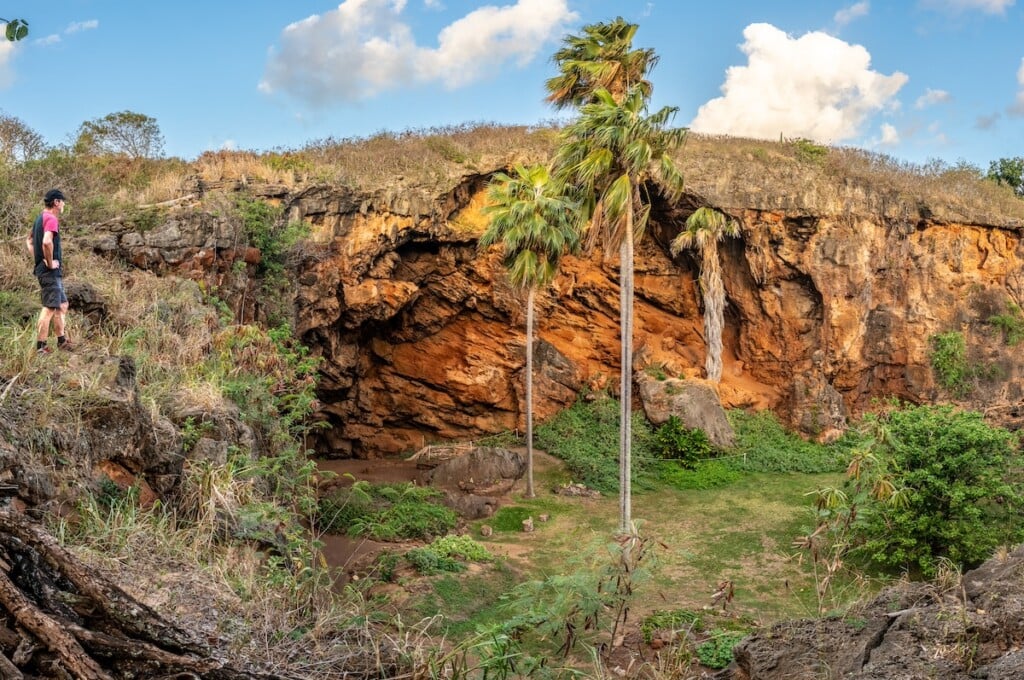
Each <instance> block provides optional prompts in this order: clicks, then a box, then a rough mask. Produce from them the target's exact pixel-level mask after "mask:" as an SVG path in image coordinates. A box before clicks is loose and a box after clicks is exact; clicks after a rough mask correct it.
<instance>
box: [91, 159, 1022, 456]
mask: <svg viewBox="0 0 1024 680" xmlns="http://www.w3.org/2000/svg"><path fill="white" fill-rule="evenodd" d="M496 169H497V168H496ZM487 177H488V175H487V174H479V175H467V176H466V177H464V178H462V180H461V181H460V182H458V183H456V185H455V186H454V187H452V188H451V189H450V190H449V191H447V192H443V193H441V194H439V195H432V194H429V193H428V192H426V191H425V190H424V189H422V188H417V187H406V188H404V189H403V188H394V187H388V188H385V189H380V190H377V191H356V190H354V189H351V188H346V187H329V186H315V187H309V188H306V189H302V190H299V191H293V192H291V193H288V192H286V191H283V190H275V191H274V192H270V193H268V194H267V195H268V197H269V198H270V199H271V200H274V201H280V202H281V204H282V206H283V207H284V209H285V214H286V215H287V219H289V220H304V221H305V222H306V223H307V224H309V225H310V226H311V231H312V236H311V238H310V240H309V242H308V243H306V244H304V245H303V247H302V248H301V251H300V252H299V253H298V254H297V255H296V257H294V258H293V262H292V268H293V269H292V272H291V273H292V276H291V277H290V278H291V280H292V281H293V282H294V290H293V291H292V294H293V295H294V303H295V305H294V310H295V327H296V330H297V332H298V334H299V335H300V336H301V338H302V339H303V341H304V342H305V343H306V344H308V345H309V346H311V347H312V348H314V351H315V352H318V353H319V354H320V355H321V356H322V357H323V359H324V364H323V369H322V381H321V391H320V395H319V397H320V400H321V402H322V403H323V404H324V406H323V410H322V412H321V413H320V417H321V418H323V419H324V420H325V421H327V423H328V424H329V425H330V427H329V428H328V429H326V430H325V431H324V432H323V434H322V435H321V439H320V442H319V444H318V448H319V449H320V450H321V452H322V453H323V454H327V455H336V456H362V457H366V456H375V455H383V454H389V453H395V452H400V451H411V450H417V449H419V448H421V447H422V446H423V445H425V444H426V443H428V442H434V441H445V440H453V439H468V438H473V437H478V436H480V435H484V434H489V433H495V432H498V431H501V430H506V429H519V430H520V431H521V430H522V429H523V428H524V427H525V415H524V387H523V382H524V381H523V379H524V376H523V370H524V363H525V361H524V355H525V350H524V341H525V332H524V331H525V328H524V327H525V322H524V319H525V310H524V300H525V296H524V295H522V294H520V293H519V292H517V291H514V290H512V289H511V288H510V287H509V285H508V283H507V279H506V278H505V275H504V272H503V270H502V268H501V266H500V261H499V249H498V248H492V249H491V250H488V251H486V252H481V251H480V250H478V248H477V239H478V237H479V235H480V234H481V233H482V230H483V228H484V226H485V225H486V217H485V216H484V215H483V214H482V212H481V209H482V207H483V205H484V193H485V189H486V181H487ZM700 181H703V180H700ZM815 181H816V182H818V185H816V186H815V187H812V188H808V189H807V190H806V191H804V192H803V193H798V194H793V195H790V196H786V197H778V196H772V195H768V194H766V193H765V191H766V189H765V188H757V187H753V186H746V185H744V188H743V190H742V191H739V190H730V189H729V187H727V186H726V185H725V184H723V183H721V182H717V183H716V182H713V181H710V180H708V181H704V182H703V184H700V185H699V186H696V190H699V191H701V194H700V195H698V194H696V193H693V194H688V195H685V196H684V197H683V198H682V199H681V200H680V202H679V203H678V204H676V205H667V204H665V203H664V202H657V201H656V202H655V204H654V206H653V210H652V214H651V221H650V225H649V228H648V231H647V234H646V235H645V236H644V238H643V240H642V241H641V242H640V243H638V245H637V248H636V263H635V289H636V297H635V318H634V336H633V337H634V349H635V351H636V352H637V353H638V355H642V356H643V357H644V358H645V361H644V362H635V363H636V365H637V366H649V365H652V364H656V365H658V366H659V367H660V369H661V370H663V371H664V372H665V373H666V375H667V376H668V377H671V378H679V379H692V378H696V379H700V378H702V377H703V368H702V367H703V366H704V357H705V351H706V350H705V346H704V339H703V321H702V317H701V315H702V302H701V299H700V293H699V288H698V283H697V280H698V274H699V259H698V258H697V257H696V256H695V255H694V254H692V253H682V254H680V255H679V256H677V257H672V256H671V255H670V254H669V250H668V244H669V243H670V241H671V239H672V238H673V237H674V236H675V235H676V234H678V232H679V231H680V229H681V228H682V225H683V223H684V221H685V218H686V217H687V216H688V215H689V214H690V213H691V212H692V211H693V210H694V209H696V207H698V206H700V205H706V204H712V205H715V206H716V207H718V208H719V209H722V210H724V211H725V212H727V213H728V214H729V215H731V216H733V217H734V218H736V219H737V220H738V222H739V223H740V227H741V229H740V237H739V238H736V239H727V240H726V241H724V242H722V244H721V246H720V257H721V268H722V278H723V281H724V284H725V294H726V305H725V327H724V329H723V334H722V336H723V348H722V359H723V373H722V379H721V382H720V383H719V384H718V385H717V387H716V389H717V392H718V395H719V398H720V401H721V404H722V406H723V407H725V408H736V407H752V408H772V409H773V410H775V412H776V413H777V414H778V415H779V416H780V418H781V419H782V420H783V421H785V422H787V423H788V424H790V425H792V426H795V427H798V428H799V429H800V430H801V431H803V432H804V433H806V434H807V435H808V436H813V437H819V438H829V437H833V436H835V435H836V434H837V433H838V432H840V431H842V429H843V428H844V427H845V424H846V419H847V418H848V417H849V416H850V415H856V414H859V413H860V412H862V411H863V410H864V409H866V408H867V407H869V406H870V404H871V402H872V400H874V399H876V398H879V397H881V398H889V397H896V398H899V399H903V400H907V401H910V402H915V403H922V402H932V401H935V400H939V399H944V400H950V399H954V398H958V399H960V400H961V402H962V403H963V404H964V405H966V406H970V407H974V408H984V410H985V411H986V413H987V414H989V415H990V416H991V417H992V418H993V419H995V420H996V421H998V422H1001V423H1003V424H1007V425H1010V426H1014V427H1019V426H1021V424H1022V423H1024V406H1022V402H1024V365H1022V361H1021V358H1020V356H1019V354H1020V353H1019V347H1018V348H1016V350H1015V348H1013V347H1010V346H1008V345H1007V343H1006V342H1005V340H1004V338H1003V336H1002V333H1001V331H1000V330H999V329H998V328H997V327H995V326H994V325H993V324H992V323H991V322H990V318H991V317H992V316H995V315H999V314H1005V313H1006V312H1007V310H1008V309H1010V307H1009V306H1010V304H1016V305H1018V306H1024V229H1022V227H1021V225H1020V224H1019V223H1016V222H1015V223H1012V224H986V223H985V222H984V219H983V217H981V216H978V215H975V214H974V213H971V214H966V213H963V214H961V213H958V212H956V210H951V209H947V208H944V207H943V206H937V205H921V204H919V201H918V200H917V199H912V198H905V197H902V196H901V195H899V196H891V195H888V194H886V195H882V193H873V192H872V191H871V190H869V189H867V188H865V187H860V186H858V187H855V188H851V187H850V186H845V185H841V181H840V180H836V181H837V184H836V186H822V182H823V181H825V180H822V178H821V177H820V176H819V177H817V178H816V180H815ZM854 189H855V190H854ZM879 191H881V190H879ZM271 194H272V196H271ZM189 210H191V212H189ZM219 215H220V213H217V212H216V211H214V210H212V209H210V208H207V207H204V206H203V204H198V205H196V206H194V207H192V208H189V209H184V208H182V209H180V210H177V211H175V212H174V214H173V215H171V216H169V217H168V218H167V220H166V222H165V223H160V224H158V225H156V226H154V227H151V228H150V229H148V230H146V231H144V232H141V233H140V232H139V231H138V229H134V228H133V227H132V226H131V225H130V224H119V225H111V226H109V228H107V229H106V233H105V232H104V229H96V230H94V231H95V233H94V234H93V236H92V237H91V238H92V239H93V248H94V249H95V250H99V251H103V252H110V253H113V254H117V255H119V256H121V257H124V258H125V259H127V260H129V261H132V262H136V263H138V264H139V265H140V266H146V267H152V268H156V269H160V270H166V271H177V272H180V273H185V274H187V275H190V276H194V277H205V278H206V279H207V281H208V282H209V283H210V284H212V285H224V286H228V288H229V290H235V289H237V290H239V291H243V292H244V291H246V290H248V289H247V288H246V286H247V285H248V283H247V282H246V281H245V280H244V276H245V274H246V272H247V271H248V270H247V269H246V267H248V266H249V265H245V266H241V265H239V264H237V263H238V262H239V261H240V262H242V263H247V262H254V261H257V260H258V255H259V254H258V253H256V254H255V255H252V254H249V253H248V252H247V250H246V248H248V247H249V246H248V245H247V244H245V243H244V239H241V240H239V238H238V236H237V231H233V230H232V229H231V228H229V226H230V225H229V224H228V223H227V222H225V221H224V218H222V217H220V216H219ZM101 226H102V225H101ZM229 236H230V238H229ZM204 258H205V259H204ZM239 277H242V278H241V279H240V278H239ZM618 282H619V273H618V266H617V262H615V261H614V260H607V259H605V258H604V257H603V256H602V253H600V252H592V253H589V254H585V255H582V256H579V257H568V258H566V259H565V260H564V264H563V267H562V269H561V272H560V274H559V276H558V277H557V278H556V279H555V281H554V282H553V284H552V286H551V287H550V288H548V289H546V290H543V291H540V292H539V294H538V295H537V327H536V340H535V345H534V351H535V374H534V384H535V390H534V406H535V414H536V418H537V421H538V422H542V421H543V420H544V419H546V418H549V417H551V416H552V415H553V414H555V413H556V412H558V411H559V410H561V409H563V408H565V407H567V406H568V405H570V404H571V403H572V402H573V400H574V399H575V398H576V396H577V395H578V394H579V392H580V390H581V389H583V388H584V387H586V388H590V389H605V388H608V389H610V390H612V391H614V390H616V389H617V387H616V386H617V384H618V380H617V376H618V364H619V314H618V304H619V303H618V296H619V285H618ZM232 287H233V288H232ZM242 297H243V298H245V297H246V296H245V295H244V294H243V295H242ZM251 297H252V296H248V299H250V300H251ZM225 299H226V298H225ZM250 304H258V301H252V302H250ZM949 332H956V333H962V334H963V336H964V338H965V340H966V345H967V348H968V356H967V360H968V362H969V364H970V366H971V367H972V370H971V372H970V376H971V377H970V383H971V384H970V385H968V388H969V389H968V390H967V391H965V392H964V393H963V396H958V395H953V394H950V393H949V392H947V391H945V390H944V389H943V388H942V387H941V385H940V384H939V383H937V382H936V377H935V374H934V371H933V369H932V367H931V363H930V356H931V342H932V338H933V336H935V335H937V334H940V333H949ZM638 370H640V369H638Z"/></svg>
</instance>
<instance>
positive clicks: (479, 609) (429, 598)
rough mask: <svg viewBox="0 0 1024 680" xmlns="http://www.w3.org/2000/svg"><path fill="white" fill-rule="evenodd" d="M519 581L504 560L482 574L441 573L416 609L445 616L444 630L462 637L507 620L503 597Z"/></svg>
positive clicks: (427, 614) (430, 614)
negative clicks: (453, 574)
mask: <svg viewBox="0 0 1024 680" xmlns="http://www.w3.org/2000/svg"><path fill="white" fill-rule="evenodd" d="M518 581H519V578H518V577H517V575H516V574H515V573H514V572H513V571H511V570H510V569H508V568H507V567H506V566H505V565H503V564H501V563H499V564H497V565H496V566H495V567H493V568H491V569H489V570H487V571H485V572H482V573H480V574H459V575H456V576H452V575H445V576H440V577H437V580H435V581H434V582H433V584H432V585H433V588H432V589H431V590H430V591H429V592H428V593H426V594H425V595H424V596H423V597H422V598H420V599H419V600H418V601H417V602H416V604H415V605H414V610H415V612H416V613H417V614H418V615H419V616H422V617H432V616H441V617H442V620H441V623H440V632H442V633H444V634H445V635H447V636H449V637H450V638H453V639H456V640H458V639H459V638H461V637H463V636H465V635H468V634H470V633H473V632H474V631H476V630H477V629H479V628H482V627H485V626H489V625H492V624H497V623H501V622H502V621H504V620H505V618H506V617H507V613H506V612H505V611H504V604H505V603H504V600H502V599H501V597H500V596H501V595H502V594H503V593H506V592H508V591H510V590H511V589H512V588H513V586H515V585H516V583H518Z"/></svg>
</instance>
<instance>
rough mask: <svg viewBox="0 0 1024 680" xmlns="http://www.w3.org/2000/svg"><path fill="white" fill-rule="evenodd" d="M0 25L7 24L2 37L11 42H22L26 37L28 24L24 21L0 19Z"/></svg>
mask: <svg viewBox="0 0 1024 680" xmlns="http://www.w3.org/2000/svg"><path fill="white" fill-rule="evenodd" d="M0 23H5V24H7V26H5V27H4V35H5V37H6V38H7V39H8V40H10V41H11V42H17V41H18V40H24V39H25V37H26V36H28V22H27V21H25V20H24V19H10V20H7V19H0Z"/></svg>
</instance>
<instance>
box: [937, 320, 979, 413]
mask: <svg viewBox="0 0 1024 680" xmlns="http://www.w3.org/2000/svg"><path fill="white" fill-rule="evenodd" d="M929 343H930V344H931V356H930V359H931V364H932V370H934V371H935V379H936V380H937V381H938V383H939V384H940V385H942V386H943V387H945V388H946V389H947V390H949V391H950V392H951V393H952V394H953V395H954V396H957V397H962V396H964V395H965V394H967V392H969V391H970V385H969V384H968V380H969V379H970V377H971V366H970V364H969V363H968V361H967V341H966V340H964V334H963V333H960V332H958V331H950V332H948V333H937V334H935V335H933V336H931V337H930V338H929Z"/></svg>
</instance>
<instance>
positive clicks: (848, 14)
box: [832, 2, 871, 28]
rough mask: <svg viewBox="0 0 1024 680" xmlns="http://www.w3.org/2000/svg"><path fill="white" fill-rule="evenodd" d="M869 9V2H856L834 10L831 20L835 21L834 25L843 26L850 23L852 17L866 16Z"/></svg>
mask: <svg viewBox="0 0 1024 680" xmlns="http://www.w3.org/2000/svg"><path fill="white" fill-rule="evenodd" d="M870 9H871V3H869V2H858V3H856V4H854V5H850V6H849V7H844V8H843V9H841V10H839V11H838V12H836V14H835V16H834V17H832V20H833V21H835V22H836V26H838V27H839V28H842V27H843V26H845V25H846V24H848V23H850V22H851V21H853V20H854V19H857V18H860V17H863V16H867V13H868V10H870Z"/></svg>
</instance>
